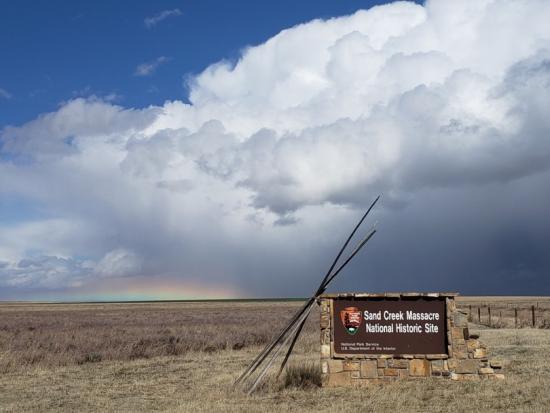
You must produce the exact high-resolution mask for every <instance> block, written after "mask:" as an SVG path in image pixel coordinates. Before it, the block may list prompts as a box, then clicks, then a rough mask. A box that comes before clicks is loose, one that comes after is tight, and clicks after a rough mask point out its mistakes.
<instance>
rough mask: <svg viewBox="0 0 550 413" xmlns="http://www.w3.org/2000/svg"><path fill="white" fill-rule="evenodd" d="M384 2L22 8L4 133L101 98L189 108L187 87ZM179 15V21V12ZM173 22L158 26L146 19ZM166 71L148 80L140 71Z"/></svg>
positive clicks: (11, 38)
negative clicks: (300, 33) (294, 31)
mask: <svg viewBox="0 0 550 413" xmlns="http://www.w3.org/2000/svg"><path fill="white" fill-rule="evenodd" d="M377 3H383V1H358V0H343V1H335V0H332V1H331V0H322V1H299V2H296V1H286V0H285V1H277V2H258V1H230V2H222V1H213V0H206V1H155V2H151V1H132V2H113V1H105V0H100V1H93V2H89V1H61V0H53V1H27V0H22V1H16V2H4V3H3V4H2V6H1V13H0V50H1V54H2V61H3V63H2V64H1V65H0V88H1V89H3V90H4V91H6V92H7V94H9V95H10V97H9V98H6V97H4V98H2V96H1V95H0V127H2V126H5V125H7V124H20V123H22V122H25V121H28V120H30V119H33V118H34V117H36V116H37V115H38V114H40V113H43V112H49V111H52V110H55V109H56V108H57V107H58V105H59V104H60V103H61V102H64V101H67V100H69V99H72V98H75V97H78V96H88V95H91V94H95V95H98V96H103V97H105V96H110V95H111V96H116V98H115V100H116V102H117V103H120V104H124V105H125V106H131V107H142V106H148V105H151V104H162V103H163V102H164V101H165V100H167V99H169V100H174V99H179V100H185V99H186V98H187V93H188V91H187V90H186V88H185V79H186V77H187V76H189V75H193V74H197V73H200V72H201V71H202V70H204V69H205V68H206V67H207V66H208V65H210V64H212V63H214V62H217V61H219V60H222V59H228V60H230V61H234V60H236V59H238V57H239V55H240V51H241V50H242V49H243V48H245V47H246V46H248V45H256V44H260V43H262V42H264V41H265V40H267V39H268V38H269V37H271V36H273V35H275V34H277V33H278V32H279V31H281V30H282V29H284V28H288V27H292V26H294V25H296V24H298V23H303V22H307V21H309V20H312V19H315V18H330V17H333V16H340V15H345V14H350V13H353V12H354V11H356V10H357V9H360V8H369V7H371V6H372V5H374V4H377ZM176 10H178V12H174V11H176ZM163 11H164V12H166V11H167V12H173V13H172V14H169V15H168V16H167V17H166V18H165V19H162V20H160V21H159V22H158V23H157V24H154V26H150V27H147V26H146V25H145V19H147V18H154V17H158V16H159V15H160V14H161V13H162V12H163ZM163 56H164V57H165V58H166V62H165V63H163V64H161V65H159V67H158V68H157V70H154V71H153V72H152V73H151V74H150V75H147V76H136V75H135V72H136V68H137V66H138V65H140V64H144V63H145V64H146V63H151V62H154V61H155V60H156V59H158V58H160V57H163Z"/></svg>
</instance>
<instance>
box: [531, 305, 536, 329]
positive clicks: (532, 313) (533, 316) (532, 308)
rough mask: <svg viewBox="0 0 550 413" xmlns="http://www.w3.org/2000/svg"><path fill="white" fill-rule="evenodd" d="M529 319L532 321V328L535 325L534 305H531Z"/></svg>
mask: <svg viewBox="0 0 550 413" xmlns="http://www.w3.org/2000/svg"><path fill="white" fill-rule="evenodd" d="M531 319H532V321H533V328H534V327H535V325H536V319H535V306H534V305H532V306H531Z"/></svg>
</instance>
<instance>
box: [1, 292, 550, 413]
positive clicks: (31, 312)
mask: <svg viewBox="0 0 550 413" xmlns="http://www.w3.org/2000/svg"><path fill="white" fill-rule="evenodd" d="M299 305H300V303H272V302H271V303H230V304H228V303H166V304H161V303H150V304H139V305H138V304H131V305H129V304H124V305H123V304H109V305H78V306H80V307H77V308H75V307H74V306H75V305H65V306H64V305H55V306H53V307H52V306H51V305H48V306H35V305H20V306H17V308H15V307H10V305H2V306H0V326H3V327H4V328H3V329H1V328H0V331H1V332H2V333H1V334H2V335H1V341H0V365H2V366H4V372H3V373H2V374H0V411H10V412H11V411H25V412H27V411H61V412H65V411H66V412H70V411H80V412H87V411H131V412H139V411H185V412H187V411H189V412H194V413H198V412H212V411H215V412H263V413H265V412H267V411H282V412H291V411H292V412H294V411H305V412H333V413H334V412H356V411H376V412H385V411H403V412H425V411H438V412H440V411H441V412H462V411H468V412H471V411H495V412H496V411H520V412H530V413H532V412H547V411H550V393H549V392H548V388H550V330H547V329H532V328H522V329H506V328H502V329H493V328H488V327H486V326H478V325H476V324H471V326H470V329H471V330H472V331H473V332H475V333H478V334H480V339H481V340H482V341H483V342H484V343H485V344H487V345H488V347H489V351H490V357H491V358H495V359H498V360H501V361H502V363H503V365H504V369H503V370H504V373H505V375H506V379H505V380H503V381H493V380H484V381H480V382H464V383H462V382H453V381H450V380H442V379H429V380H411V381H403V382H395V383H388V384H385V385H373V386H371V387H368V388H364V389H350V388H334V389H326V388H320V387H318V385H317V384H318V382H317V380H318V375H319V370H318V369H319V330H318V314H312V317H311V319H310V321H309V322H308V325H307V326H306V328H305V331H304V334H303V336H302V337H301V339H300V340H299V341H298V343H297V345H296V351H295V354H294V355H293V357H292V359H291V363H290V365H289V368H288V369H287V370H286V371H285V373H284V374H283V375H282V376H281V378H279V379H278V380H276V379H275V377H273V374H272V375H271V376H270V378H269V379H268V380H267V382H266V384H265V385H264V386H262V387H261V389H260V390H259V391H258V392H257V393H255V394H254V395H252V396H251V397H247V396H246V395H245V394H244V393H243V392H242V391H240V390H239V389H235V388H233V382H234V380H235V379H236V377H237V376H238V375H239V373H240V372H241V371H242V370H243V369H244V368H245V367H246V365H247V364H248V363H249V362H250V361H251V360H252V359H253V358H254V356H255V355H256V354H257V353H258V352H259V351H260V349H261V346H262V344H263V343H265V342H266V341H267V340H268V339H269V338H270V337H271V335H272V334H274V333H275V331H276V330H277V328H279V327H280V326H281V325H282V323H283V322H284V321H285V320H286V319H288V317H289V316H290V315H291V314H292V312H293V311H294V310H295V309H296V307H297V306H299ZM7 307H8V308H7ZM42 322H44V325H40V323H42ZM30 326H32V327H34V329H33V330H29V329H28V327H30ZM6 327H7V329H6ZM164 329H170V333H165V332H164ZM122 330H124V333H123V332H122ZM16 331H17V333H16ZM73 335H74V338H73ZM156 335H159V336H160V337H163V339H162V340H160V339H159V338H158V337H156ZM170 335H173V336H175V337H176V338H180V342H179V343H181V341H182V340H183V339H185V340H187V342H184V343H183V344H181V349H182V350H181V352H180V353H178V354H169V353H168V352H167V350H166V348H167V347H166V346H165V345H164V344H163V343H165V339H164V337H166V336H170ZM202 335H208V337H209V339H206V338H205V337H203V336H202ZM21 336H22V337H23V338H22V337H21ZM94 336H95V337H94ZM59 339H63V340H66V342H64V345H63V346H61V345H58V342H57V341H56V340H59ZM141 339H150V340H153V341H147V340H145V341H144V344H143V347H144V349H145V354H146V355H144V356H140V357H135V356H130V355H129V354H131V349H132V346H133V344H134V343H137V342H139V340H141ZM87 340H90V343H87V342H86V341H87ZM179 343H178V344H179ZM213 343H214V344H213ZM216 343H217V344H216ZM222 343H225V345H223V346H222ZM237 343H239V346H240V345H242V347H239V348H238V349H233V346H234V345H235V344H237ZM69 344H73V345H75V346H77V349H73V348H72V347H71V350H70V351H67V346H68V345H69ZM78 346H82V347H83V348H82V349H78ZM155 346H159V347H160V349H159V348H155ZM212 348H214V350H213V349H212ZM56 349H61V350H62V351H59V352H56ZM75 352H76V355H75ZM99 354H100V355H101V359H100V360H99V359H98V358H97V357H98V356H96V355H99ZM134 354H135V353H134ZM33 355H34V356H33ZM86 355H88V356H89V360H87V361H84V362H81V361H79V360H81V359H80V357H86ZM50 357H53V360H50ZM29 360H34V361H33V362H29ZM273 370H274V371H275V372H276V368H275V369H273Z"/></svg>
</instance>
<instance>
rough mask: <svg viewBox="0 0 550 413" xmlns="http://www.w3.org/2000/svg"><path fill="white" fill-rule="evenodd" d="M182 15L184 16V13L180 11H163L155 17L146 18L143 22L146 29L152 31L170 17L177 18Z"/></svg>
mask: <svg viewBox="0 0 550 413" xmlns="http://www.w3.org/2000/svg"><path fill="white" fill-rule="evenodd" d="M181 15H182V12H181V10H180V9H172V10H163V11H161V12H160V13H158V14H155V15H154V16H151V17H146V18H145V19H144V20H143V23H144V24H145V27H147V28H148V29H151V28H153V27H155V26H156V25H157V24H159V23H160V22H162V21H163V20H166V19H167V18H169V17H176V16H181Z"/></svg>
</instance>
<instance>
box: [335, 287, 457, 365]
mask: <svg viewBox="0 0 550 413" xmlns="http://www.w3.org/2000/svg"><path fill="white" fill-rule="evenodd" d="M333 306H334V307H333V314H332V325H333V331H334V333H333V334H334V353H335V354H336V355H348V354H354V355H357V354H391V355H396V354H446V353H447V332H446V317H445V299H444V298H433V299H432V298H428V297H422V298H415V299H406V298H403V297H400V298H399V299H390V298H383V299H372V298H368V297H361V298H359V297H358V298H355V299H352V300H350V299H345V298H339V299H335V300H334V302H333Z"/></svg>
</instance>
